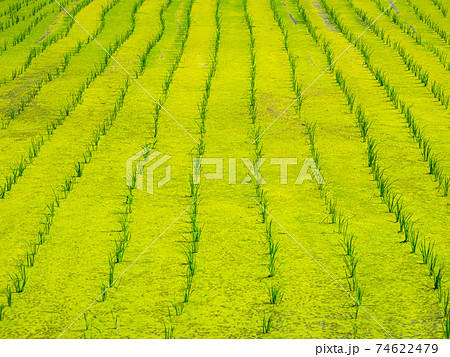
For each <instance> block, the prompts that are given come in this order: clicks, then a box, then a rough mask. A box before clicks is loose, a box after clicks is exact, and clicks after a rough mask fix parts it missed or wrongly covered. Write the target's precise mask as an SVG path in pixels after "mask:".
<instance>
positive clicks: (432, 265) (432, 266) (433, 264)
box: [428, 251, 437, 276]
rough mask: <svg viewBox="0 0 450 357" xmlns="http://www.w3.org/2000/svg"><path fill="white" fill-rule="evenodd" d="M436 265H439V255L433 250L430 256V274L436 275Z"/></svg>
mask: <svg viewBox="0 0 450 357" xmlns="http://www.w3.org/2000/svg"><path fill="white" fill-rule="evenodd" d="M436 265H437V256H436V254H435V253H434V251H433V252H432V253H431V255H430V258H428V269H429V270H430V276H433V275H434V270H435V268H436Z"/></svg>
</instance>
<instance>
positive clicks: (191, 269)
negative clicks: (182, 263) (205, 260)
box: [185, 251, 197, 276]
mask: <svg viewBox="0 0 450 357" xmlns="http://www.w3.org/2000/svg"><path fill="white" fill-rule="evenodd" d="M185 256H186V264H187V269H188V271H187V272H188V274H190V275H191V276H194V275H195V269H196V267H197V260H196V258H195V254H194V253H193V252H192V251H186V252H185Z"/></svg>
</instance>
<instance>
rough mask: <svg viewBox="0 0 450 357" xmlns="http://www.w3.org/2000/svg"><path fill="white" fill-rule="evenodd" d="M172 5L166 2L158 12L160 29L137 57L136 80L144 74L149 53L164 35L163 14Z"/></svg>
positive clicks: (170, 0) (168, 0) (170, 1)
mask: <svg viewBox="0 0 450 357" xmlns="http://www.w3.org/2000/svg"><path fill="white" fill-rule="evenodd" d="M171 3H172V0H167V1H166V2H165V3H164V4H163V6H162V7H161V10H160V11H159V21H160V22H161V29H160V30H159V31H158V33H157V35H156V37H155V38H152V39H150V40H149V41H148V42H147V46H146V47H145V50H144V51H143V52H142V54H141V55H139V68H138V70H134V74H135V77H136V78H139V76H140V75H141V74H142V73H144V70H145V67H146V66H147V58H148V55H149V54H150V51H151V50H152V49H153V47H155V45H156V44H157V43H158V42H159V41H160V40H161V37H162V36H163V34H164V30H165V28H166V20H165V18H164V12H165V11H166V10H167V8H168V7H169V6H170V4H171Z"/></svg>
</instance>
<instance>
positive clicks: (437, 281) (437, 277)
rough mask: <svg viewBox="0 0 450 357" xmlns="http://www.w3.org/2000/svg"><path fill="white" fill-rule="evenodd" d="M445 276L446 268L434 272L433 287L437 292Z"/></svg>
mask: <svg viewBox="0 0 450 357" xmlns="http://www.w3.org/2000/svg"><path fill="white" fill-rule="evenodd" d="M443 276H444V268H443V267H439V268H438V269H435V270H433V274H432V277H433V287H434V289H435V290H437V289H439V288H440V287H441V286H442V278H443Z"/></svg>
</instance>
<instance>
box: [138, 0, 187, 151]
mask: <svg viewBox="0 0 450 357" xmlns="http://www.w3.org/2000/svg"><path fill="white" fill-rule="evenodd" d="M193 4H194V1H192V0H189V3H188V6H187V8H186V14H185V18H186V23H185V24H184V26H183V27H182V28H181V31H180V36H181V37H180V50H179V51H178V52H177V53H176V54H175V56H174V58H173V64H172V67H171V68H170V69H169V72H168V73H167V74H166V76H165V78H164V83H163V85H162V94H161V96H160V98H159V100H158V101H157V102H155V113H154V114H153V120H154V127H153V142H151V143H147V146H148V147H150V148H152V149H153V148H154V147H155V145H156V142H157V136H158V128H159V119H160V115H161V110H162V108H163V106H164V104H165V103H166V100H167V97H168V96H169V87H170V85H171V84H172V80H173V76H174V74H175V72H176V71H177V69H178V67H179V65H180V61H181V57H182V56H183V53H184V47H185V45H186V41H187V38H188V36H189V29H190V26H191V11H192V5H193ZM147 48H148V46H147ZM143 64H146V60H144V63H143ZM143 64H142V59H141V68H142V65H143Z"/></svg>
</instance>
